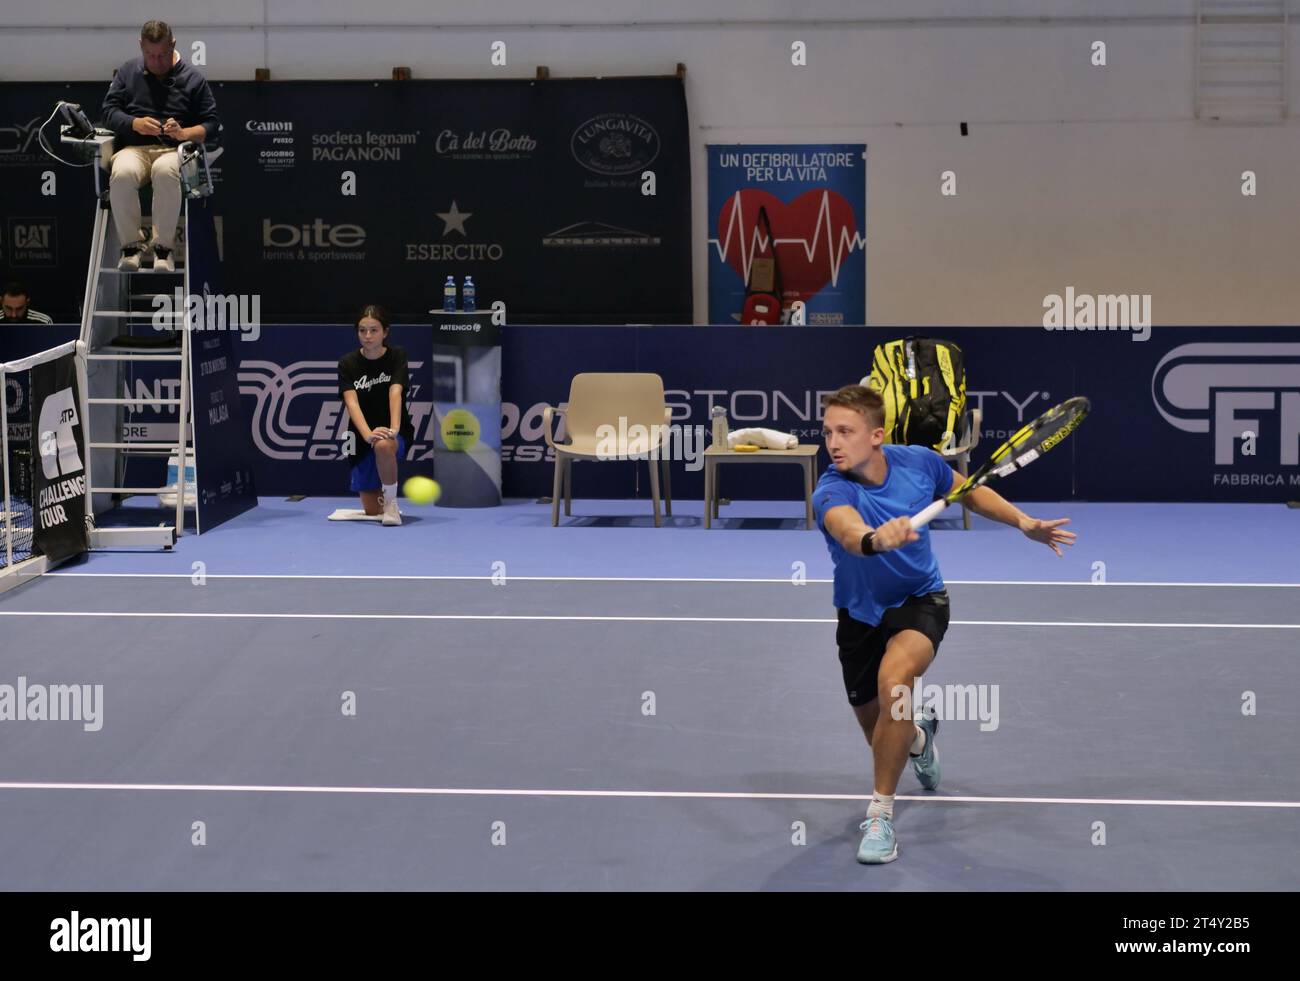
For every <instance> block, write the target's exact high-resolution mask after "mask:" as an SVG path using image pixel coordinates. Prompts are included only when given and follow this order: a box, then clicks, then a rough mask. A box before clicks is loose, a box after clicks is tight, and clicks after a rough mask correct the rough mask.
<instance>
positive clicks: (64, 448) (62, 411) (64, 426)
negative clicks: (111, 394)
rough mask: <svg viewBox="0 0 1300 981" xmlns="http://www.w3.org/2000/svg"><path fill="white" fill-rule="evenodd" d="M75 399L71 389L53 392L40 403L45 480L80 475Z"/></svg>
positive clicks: (78, 421) (42, 460) (77, 419)
mask: <svg viewBox="0 0 1300 981" xmlns="http://www.w3.org/2000/svg"><path fill="white" fill-rule="evenodd" d="M80 422H81V419H80V418H79V417H78V415H77V404H76V398H75V396H74V395H73V391H72V389H71V388H65V389H62V390H61V391H58V392H55V393H54V394H53V395H51V396H49V397H48V398H47V399H46V400H45V401H44V402H43V403H41V417H40V421H39V428H38V430H37V431H38V432H39V433H40V441H39V446H40V452H41V470H42V471H43V472H44V474H45V479H46V480H57V479H58V478H59V477H71V476H72V475H73V474H78V473H81V471H82V470H83V467H82V463H81V453H80V451H79V450H78V449H77V437H76V434H75V433H74V432H73V427H75V426H77V425H79V424H80Z"/></svg>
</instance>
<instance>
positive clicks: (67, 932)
mask: <svg viewBox="0 0 1300 981" xmlns="http://www.w3.org/2000/svg"><path fill="white" fill-rule="evenodd" d="M50 950H52V951H54V952H55V953H57V954H79V953H92V954H93V953H100V954H103V953H129V954H130V955H131V960H133V961H147V960H148V959H149V958H150V956H152V953H153V920H152V919H150V918H149V917H147V916H143V917H142V916H132V917H125V916H123V917H108V916H101V917H94V916H88V917H82V915H81V913H80V912H79V911H77V910H75V909H74V910H73V911H72V912H71V914H70V915H68V916H67V917H66V918H65V917H62V916H60V917H58V918H56V919H53V920H51V921H50Z"/></svg>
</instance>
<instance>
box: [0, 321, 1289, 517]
mask: <svg viewBox="0 0 1300 981" xmlns="http://www.w3.org/2000/svg"><path fill="white" fill-rule="evenodd" d="M46 329H47V330H48V329H49V328H46ZM17 330H18V331H20V332H21V328H19V329H17ZM909 334H919V335H923V336H929V337H937V338H943V339H945V340H949V341H951V342H953V343H955V344H957V345H958V346H960V347H961V349H962V351H963V353H964V355H965V358H966V374H967V394H968V404H969V406H970V407H972V408H975V407H978V408H979V409H980V410H981V412H982V413H983V417H984V422H983V426H982V433H981V438H980V445H979V446H978V447H977V449H976V450H975V453H974V458H975V463H976V464H979V463H981V462H983V460H984V459H986V457H987V455H988V454H989V453H991V452H992V451H993V450H994V449H995V448H996V446H997V444H998V443H1000V442H1002V441H1003V440H1004V439H1006V438H1007V437H1008V436H1009V435H1011V434H1012V433H1013V432H1015V431H1016V430H1017V429H1019V428H1020V426H1021V425H1023V424H1024V423H1026V422H1028V421H1030V420H1031V419H1033V418H1034V417H1035V416H1037V415H1038V414H1039V413H1041V412H1043V411H1044V410H1046V409H1048V408H1050V407H1051V406H1053V405H1055V404H1057V403H1058V402H1062V401H1064V400H1065V399H1067V398H1069V397H1070V396H1072V395H1086V396H1088V398H1090V399H1091V400H1092V414H1091V415H1090V416H1089V417H1088V419H1087V420H1086V421H1085V422H1084V424H1083V425H1082V426H1081V427H1079V429H1078V430H1077V431H1076V432H1075V433H1074V434H1073V435H1072V436H1071V437H1070V439H1069V441H1068V444H1066V445H1062V446H1061V447H1060V448H1059V449H1058V450H1055V451H1053V452H1052V453H1051V454H1050V455H1049V457H1048V458H1047V459H1045V460H1044V461H1043V462H1042V463H1038V464H1035V465H1034V466H1032V467H1029V468H1028V469H1026V470H1025V471H1024V472H1023V473H1021V474H1016V475H1015V476H1014V477H1011V478H1009V479H1008V480H1007V481H1005V485H1004V486H1003V485H1000V489H1004V490H1005V492H1006V495H1007V496H1008V497H1009V498H1011V499H1012V500H1024V501H1052V500H1070V499H1082V500H1089V501H1260V502H1263V501H1276V502H1280V501H1288V500H1297V499H1300V342H1298V341H1296V340H1295V339H1294V338H1295V334H1296V331H1295V329H1294V328H1290V327H1230V328H1223V327H1165V328H1160V327H1155V328H1153V329H1152V330H1151V331H1150V335H1149V339H1148V340H1146V341H1144V342H1140V343H1138V342H1137V341H1136V338H1138V337H1139V336H1140V335H1138V334H1133V333H1127V332H1115V331H1110V332H1107V331H1072V332H1061V331H1047V330H1044V329H1043V328H1042V327H934V328H929V329H924V330H915V331H909V330H896V329H889V328H876V327H872V328H863V327H861V326H857V327H845V328H833V327H789V328H782V327H774V328H771V329H769V330H755V329H753V328H746V327H645V328H634V327H584V326H577V325H573V326H568V327H527V328H523V327H515V326H507V327H504V328H502V335H501V343H502V382H501V395H502V402H501V472H502V482H503V487H502V490H503V493H504V494H505V496H507V497H540V496H543V495H546V494H549V493H550V490H551V477H552V472H553V471H552V467H553V465H554V460H553V456H552V455H551V454H550V453H549V452H548V450H549V447H548V446H547V445H546V440H545V436H544V435H543V431H542V413H543V410H544V409H545V407H546V406H547V405H561V404H562V403H563V402H564V401H565V400H566V399H567V397H568V393H569V383H570V382H571V380H572V378H573V375H574V374H575V373H577V372H579V371H653V372H658V373H659V374H660V375H661V376H662V378H663V380H664V388H665V390H666V400H667V404H668V406H669V408H670V409H672V413H673V423H674V424H675V425H678V426H680V427H695V426H701V427H704V429H703V433H705V434H707V432H708V427H709V413H710V410H711V408H712V407H713V406H721V407H722V408H723V409H724V410H725V411H726V413H727V416H728V420H729V422H730V425H731V427H732V428H738V427H740V426H765V427H769V428H773V429H780V430H784V431H787V432H792V433H794V434H795V435H796V436H797V437H798V439H799V441H800V442H802V443H814V442H820V435H819V434H820V432H821V413H820V408H819V399H820V394H821V393H823V392H829V391H833V390H835V389H836V388H838V387H839V386H841V385H843V384H846V383H849V382H857V381H860V380H861V379H862V378H863V377H864V376H866V375H867V374H868V372H869V370H870V364H871V352H872V349H873V348H874V346H875V345H876V344H879V343H881V342H883V341H887V340H891V339H893V338H896V337H905V336H908V335H909ZM3 338H4V332H3V331H0V357H4V356H5V355H4V354H3V352H4V347H3V344H4V340H3ZM63 339H64V338H63V337H58V338H55V339H54V341H55V342H57V341H58V340H63ZM355 343H356V334H355V332H354V331H353V330H352V328H351V326H333V327H314V326H276V327H272V328H268V329H264V330H263V331H262V332H261V335H260V336H259V337H258V339H257V340H256V341H250V342H237V343H235V344H234V345H233V347H234V356H235V357H237V358H238V359H239V376H238V377H239V389H240V393H241V396H242V399H243V408H244V410H245V418H246V419H247V420H248V425H249V426H250V430H251V432H250V436H251V438H252V440H253V444H254V446H255V447H256V450H257V453H256V455H255V457H254V467H255V470H256V479H257V486H258V490H259V492H260V493H263V494H281V493H294V492H298V493H310V494H333V495H346V494H347V489H346V488H347V466H346V464H345V463H343V462H341V460H340V458H339V451H340V448H341V445H342V440H343V438H344V436H345V435H346V432H347V420H346V417H345V414H344V413H343V412H342V403H341V402H339V400H338V397H337V394H336V393H337V384H336V380H335V375H334V372H335V365H336V363H337V361H338V358H339V357H340V356H341V355H342V354H343V353H345V352H346V351H348V350H350V349H351V348H352V347H354V346H355ZM392 343H394V344H400V345H401V346H403V347H405V348H406V349H407V352H408V354H409V356H410V359H411V378H412V384H411V389H412V390H411V392H410V393H409V402H410V408H411V415H412V418H413V420H414V422H415V429H416V438H415V443H414V445H413V446H412V447H411V449H410V451H409V453H408V460H407V462H406V463H405V464H404V468H403V475H404V476H406V475H410V474H414V473H424V474H428V473H431V472H432V471H431V468H432V464H433V458H434V453H435V444H436V442H437V440H438V439H439V435H438V432H437V430H438V421H437V418H436V415H435V414H434V411H433V402H434V400H435V398H437V399H439V400H443V399H446V398H447V396H446V395H444V394H438V395H436V396H435V395H431V393H430V389H429V381H428V379H429V378H430V374H431V372H430V362H431V361H432V360H434V359H435V356H434V354H433V337H432V331H431V329H430V327H429V326H428V324H427V323H426V324H416V325H406V326H395V327H394V328H393V334H392ZM22 353H30V351H24V352H22ZM448 366H449V367H451V362H448ZM452 371H453V372H454V368H452ZM135 384H136V385H137V386H138V390H139V391H141V392H142V393H147V394H151V395H152V394H159V393H157V392H155V391H154V390H153V388H152V387H150V385H149V384H147V383H146V382H144V381H143V380H141V379H137V380H136V383H135ZM141 409H142V411H141V412H140V413H135V414H133V418H134V419H137V420H145V419H147V418H149V416H148V414H147V413H148V411H149V410H148V409H147V407H144V406H142V407H141ZM164 411H165V410H164ZM555 435H556V439H557V440H558V441H561V442H562V441H563V439H564V435H565V434H564V429H563V423H562V422H557V424H556V434H555ZM680 435H681V436H689V437H690V438H689V439H676V440H674V443H675V444H679V445H681V446H682V447H683V448H684V449H686V450H687V451H688V452H689V453H694V452H696V451H698V450H702V448H703V446H705V445H707V443H708V437H707V435H704V436H703V438H702V439H696V438H695V436H694V430H693V429H692V430H691V431H689V432H686V431H683V432H682V433H681V434H680ZM819 461H820V462H819V467H822V468H824V467H825V466H828V465H829V461H828V460H827V458H826V456H825V454H824V453H823V454H822V455H821V456H820V457H819ZM645 467H646V465H645V463H637V464H633V463H630V462H627V463H624V462H612V463H604V462H601V463H591V464H583V465H580V466H577V467H575V468H574V484H573V489H574V494H575V495H576V496H578V497H588V496H592V497H594V496H605V497H613V498H625V497H633V496H642V497H646V496H648V495H649V488H648V486H647V484H648V475H647V473H646V469H645ZM786 469H787V468H785V467H755V468H750V469H749V470H741V469H735V470H734V471H733V472H732V473H730V474H729V473H728V472H727V471H726V470H725V469H724V471H723V478H722V479H723V481H724V486H723V490H724V493H725V494H726V495H727V496H728V497H732V498H736V499H742V498H757V497H766V498H769V499H772V498H788V499H790V500H792V501H794V500H798V499H799V497H800V494H801V493H802V490H801V487H800V478H799V471H798V468H797V467H790V468H788V470H789V472H788V473H785V472H784V471H785V470H786ZM754 471H758V472H754ZM702 492H703V475H702V472H701V471H700V470H699V469H698V468H695V467H694V465H693V462H692V460H691V459H689V458H683V459H679V460H677V461H676V462H674V464H673V494H674V496H675V497H677V498H680V499H692V498H693V499H695V500H697V501H698V500H699V499H700V498H701V496H702Z"/></svg>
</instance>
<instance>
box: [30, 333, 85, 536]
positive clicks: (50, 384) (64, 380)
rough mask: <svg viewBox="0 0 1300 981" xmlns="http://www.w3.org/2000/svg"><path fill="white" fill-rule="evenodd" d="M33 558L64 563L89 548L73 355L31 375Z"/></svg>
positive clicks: (82, 436) (82, 435) (81, 429)
mask: <svg viewBox="0 0 1300 981" xmlns="http://www.w3.org/2000/svg"><path fill="white" fill-rule="evenodd" d="M31 379H32V381H31V385H32V405H31V416H30V419H31V425H32V437H33V441H34V443H35V446H36V450H37V456H38V457H39V462H36V461H33V465H32V475H33V481H32V490H33V502H32V517H33V531H34V535H33V541H34V547H33V549H32V551H33V552H36V553H40V554H42V555H46V556H48V557H49V558H50V559H52V560H56V561H57V560H61V559H66V558H68V557H69V556H72V555H77V554H79V553H81V552H84V551H86V549H87V548H89V547H90V542H89V539H88V537H87V533H86V479H87V474H86V465H85V460H86V430H85V427H84V426H83V425H82V420H81V392H80V388H79V386H78V385H77V363H76V355H75V354H71V353H69V354H65V355H64V356H63V357H61V358H57V359H55V360H54V361H47V362H45V363H43V364H38V365H36V366H35V367H34V368H33V369H32V372H31Z"/></svg>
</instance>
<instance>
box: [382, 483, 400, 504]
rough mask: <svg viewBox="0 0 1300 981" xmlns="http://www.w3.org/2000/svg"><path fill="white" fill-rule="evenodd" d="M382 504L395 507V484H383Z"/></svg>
mask: <svg viewBox="0 0 1300 981" xmlns="http://www.w3.org/2000/svg"><path fill="white" fill-rule="evenodd" d="M384 504H385V505H388V504H391V505H392V506H393V507H397V484H396V483H392V484H384Z"/></svg>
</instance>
